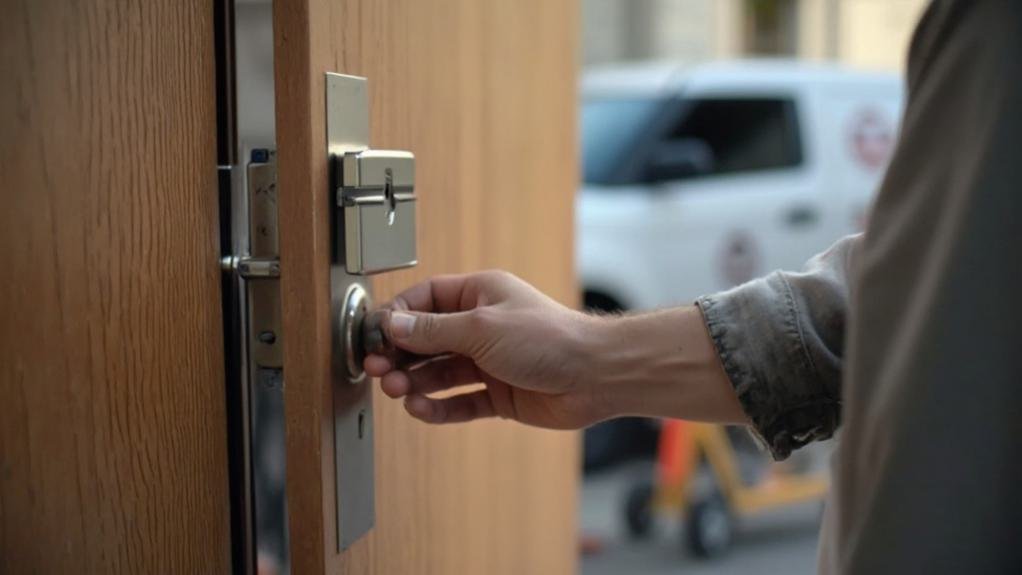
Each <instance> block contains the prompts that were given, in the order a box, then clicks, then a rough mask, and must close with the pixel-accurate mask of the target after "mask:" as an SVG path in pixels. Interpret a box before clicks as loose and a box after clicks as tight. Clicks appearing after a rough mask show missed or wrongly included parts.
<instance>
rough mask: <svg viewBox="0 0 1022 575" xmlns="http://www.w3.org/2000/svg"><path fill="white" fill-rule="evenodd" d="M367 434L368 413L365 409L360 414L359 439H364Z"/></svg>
mask: <svg viewBox="0 0 1022 575" xmlns="http://www.w3.org/2000/svg"><path fill="white" fill-rule="evenodd" d="M365 434H366V412H365V410H364V409H363V410H362V411H359V412H358V438H359V439H362V438H363V437H365Z"/></svg>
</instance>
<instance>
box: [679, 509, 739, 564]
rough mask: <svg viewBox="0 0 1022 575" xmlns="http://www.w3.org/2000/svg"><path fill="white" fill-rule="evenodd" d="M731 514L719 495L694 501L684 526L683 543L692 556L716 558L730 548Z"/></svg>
mask: <svg viewBox="0 0 1022 575" xmlns="http://www.w3.org/2000/svg"><path fill="white" fill-rule="evenodd" d="M733 527H734V525H733V522H732V518H731V512H730V510H729V509H728V507H727V503H725V502H724V498H723V497H721V496H720V495H719V494H713V495H711V496H709V497H707V498H705V499H702V500H699V501H696V502H695V503H694V504H693V505H692V507H691V508H690V510H689V515H688V521H687V522H686V525H685V539H686V541H685V543H686V545H687V547H688V549H689V551H691V552H692V554H693V555H695V556H696V557H699V558H702V559H709V558H712V557H718V556H720V555H722V554H724V553H725V552H726V551H727V550H728V549H729V548H730V547H731V541H732V538H733V537H734V529H733Z"/></svg>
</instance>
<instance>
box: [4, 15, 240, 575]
mask: <svg viewBox="0 0 1022 575" xmlns="http://www.w3.org/2000/svg"><path fill="white" fill-rule="evenodd" d="M212 19H213V11H212V8H211V6H210V4H209V3H208V2H206V1H204V0H185V1H174V2H147V3H141V4H137V3H124V2H116V1H114V0H105V1H104V0H94V1H88V2H56V1H47V0H39V1H37V0H32V1H23V2H5V3H4V7H3V16H2V17H0V46H2V49H0V62H2V65H0V69H2V70H3V71H4V82H3V86H2V87H0V127H2V129H0V189H2V190H3V192H2V205H3V208H2V209H0V242H2V243H0V246H2V249H0V269H2V270H3V275H4V278H3V280H0V306H2V312H0V314H2V316H3V321H2V324H0V398H2V399H0V406H2V407H0V572H3V573H11V574H15V573H226V572H228V570H229V568H230V567H229V550H230V534H229V525H228V508H227V505H228V497H227V491H228V485H227V470H226V467H227V453H226V449H227V442H226V437H225V430H226V425H225V422H224V387H223V386H224V380H223V351H222V328H221V318H220V303H219V302H220V287H219V285H220V284H219V266H218V243H217V242H218V239H217V238H218V229H217V226H218V220H217V195H216V150H215V137H216V128H215V109H214V106H215V101H214V61H213V23H212Z"/></svg>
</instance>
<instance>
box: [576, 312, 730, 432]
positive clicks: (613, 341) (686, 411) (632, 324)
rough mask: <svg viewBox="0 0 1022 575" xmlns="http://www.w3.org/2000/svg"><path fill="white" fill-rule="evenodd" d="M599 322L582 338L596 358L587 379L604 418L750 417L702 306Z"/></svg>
mask: <svg viewBox="0 0 1022 575" xmlns="http://www.w3.org/2000/svg"><path fill="white" fill-rule="evenodd" d="M592 320H593V321H592V323H591V326H590V328H589V329H588V330H586V333H585V334H584V336H583V337H584V338H585V339H586V343H585V344H584V345H585V346H586V347H587V353H586V355H587V357H589V358H590V361H588V362H587V366H588V368H587V373H586V374H585V376H584V377H583V378H582V381H586V382H588V383H587V385H589V386H591V387H590V390H589V391H590V393H591V395H592V398H593V404H594V406H595V408H596V409H597V410H598V411H599V416H600V417H601V418H602V419H607V418H612V417H619V416H625V415H638V416H649V417H670V418H683V419H694V420H703V421H717V422H726V423H742V422H744V420H745V416H744V414H743V413H742V410H741V406H740V405H739V403H738V400H737V397H736V396H735V393H734V390H733V388H732V387H731V384H730V381H729V380H728V378H727V375H726V374H725V373H724V370H723V368H722V366H721V364H720V359H719V357H718V355H717V350H716V348H715V347H714V345H713V341H712V339H711V338H710V336H709V333H708V332H707V329H706V325H705V323H704V321H703V316H702V312H701V311H700V310H699V308H697V307H696V306H686V307H679V308H673V309H667V310H661V311H657V312H652V313H646V314H638V315H626V316H611V317H593V318H592Z"/></svg>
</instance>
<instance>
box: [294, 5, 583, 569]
mask: <svg viewBox="0 0 1022 575" xmlns="http://www.w3.org/2000/svg"><path fill="white" fill-rule="evenodd" d="M577 10H578V6H577V5H576V4H575V3H574V2H550V1H548V0H516V1H514V2H478V1H477V0H428V1H423V0H406V1H386V2H374V1H368V0H361V1H360V0H340V1H326V0H300V1H297V2H276V3H275V6H274V34H275V37H276V45H275V67H276V92H277V96H276V98H277V99H276V109H277V145H278V150H279V155H278V162H279V163H278V165H279V182H280V187H281V206H280V209H281V226H280V231H281V246H282V247H281V252H282V284H283V289H284V294H285V295H284V315H285V324H284V331H285V344H284V348H285V373H286V374H287V384H286V386H285V394H286V410H287V426H288V430H287V431H288V458H287V481H288V507H289V513H290V529H291V545H292V554H291V561H292V565H293V567H294V568H295V572H296V573H320V572H324V571H326V572H330V573H339V572H340V573H444V574H446V573H568V572H573V571H574V570H575V569H576V555H577V543H576V533H575V529H576V525H575V513H576V492H577V481H578V476H577V469H578V467H579V463H578V448H577V436H576V435H575V434H569V433H557V432H546V431H540V430H535V429H529V428H525V427H523V426H519V425H514V424H509V423H507V422H496V421H488V422H481V423H473V424H469V425H462V426H451V427H443V428H437V427H430V426H426V425H424V424H420V423H418V422H416V421H414V420H412V419H411V418H409V417H408V416H407V414H406V413H405V412H404V410H403V408H402V407H401V405H400V402H395V401H392V400H390V399H388V398H387V397H385V396H384V395H383V394H382V393H380V392H379V390H378V389H376V390H375V393H376V396H375V398H374V409H375V428H374V429H375V441H376V445H375V449H376V452H375V453H376V513H377V517H376V527H375V528H374V529H373V531H372V532H371V533H370V534H369V536H368V537H366V538H364V539H362V540H360V541H359V542H358V543H356V544H355V545H354V546H353V547H352V548H351V549H349V550H348V551H346V552H345V553H344V554H341V555H338V554H337V553H336V550H335V549H336V543H335V542H336V528H335V521H336V517H335V512H334V501H335V500H334V484H333V479H334V478H333V476H334V473H333V453H332V451H331V450H332V445H333V439H332V426H331V421H332V420H331V417H332V415H331V413H330V406H331V405H332V402H331V397H332V394H331V389H330V381H329V365H330V364H329V352H330V350H329V345H330V339H329V336H330V331H329V298H328V289H329V279H328V263H329V253H328V249H329V239H328V238H329V230H328V225H329V219H328V218H329V209H330V203H329V197H328V189H327V187H328V186H327V158H326V153H325V137H326V136H325V130H324V113H325V112H324V110H325V101H324V90H325V88H324V80H323V74H324V73H325V72H327V71H331V72H340V73H345V74H354V75H360V76H366V77H368V79H369V90H370V109H371V118H370V126H371V131H372V145H373V147H375V148H388V149H406V150H411V151H413V152H414V153H415V154H416V171H417V175H416V178H417V193H418V194H419V207H418V210H419V221H418V233H419V237H418V246H419V262H420V263H419V265H418V266H417V267H416V268H414V269H411V270H406V271H402V272H396V273H390V274H383V275H380V276H376V277H374V278H373V285H374V289H375V293H376V299H377V300H378V301H382V300H384V299H386V298H389V297H391V296H392V295H394V294H395V293H396V292H397V291H398V290H400V289H401V288H403V287H405V286H407V285H409V284H410V283H412V282H413V281H416V280H418V279H421V278H425V277H427V276H429V275H433V274H436V273H442V272H459V271H469V270H477V269H484V268H492V267H499V268H505V269H508V270H511V271H513V272H515V273H517V274H519V275H521V276H522V277H524V278H525V279H527V280H529V281H532V282H534V283H535V284H536V285H538V286H539V287H541V288H542V289H543V290H544V291H546V292H548V293H550V294H552V295H553V296H554V297H556V298H558V299H559V300H560V301H562V302H565V303H570V304H574V303H575V298H576V285H575V278H574V268H573V260H572V257H573V256H572V253H573V245H572V238H573V212H572V206H573V194H574V189H575V185H576V178H577V175H576V172H577V160H576V145H575V139H576V130H575V105H576V104H575V102H576V99H575V73H576V59H575V50H576V44H577V42H576V40H577V36H576V35H577V32H576V28H577V21H576V19H577Z"/></svg>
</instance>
